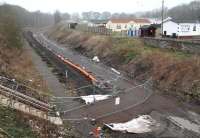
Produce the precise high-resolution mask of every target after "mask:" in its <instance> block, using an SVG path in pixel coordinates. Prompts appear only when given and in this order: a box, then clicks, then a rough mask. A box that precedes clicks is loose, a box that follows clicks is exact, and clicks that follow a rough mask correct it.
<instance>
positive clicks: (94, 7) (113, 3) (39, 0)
mask: <svg viewBox="0 0 200 138" xmlns="http://www.w3.org/2000/svg"><path fill="white" fill-rule="evenodd" d="M161 1H162V0H0V2H2V3H4V2H5V3H9V4H15V5H19V6H22V7H24V8H26V9H28V10H30V11H36V10H40V11H42V12H51V13H52V12H54V11H55V10H56V9H58V10H59V11H61V12H69V13H74V12H79V13H80V12H83V11H98V12H103V11H110V12H112V13H114V12H127V13H134V12H138V11H148V10H152V9H155V8H160V7H161ZM191 1H193V0H165V5H166V6H167V7H169V8H170V7H173V6H176V5H178V4H182V3H189V2H191Z"/></svg>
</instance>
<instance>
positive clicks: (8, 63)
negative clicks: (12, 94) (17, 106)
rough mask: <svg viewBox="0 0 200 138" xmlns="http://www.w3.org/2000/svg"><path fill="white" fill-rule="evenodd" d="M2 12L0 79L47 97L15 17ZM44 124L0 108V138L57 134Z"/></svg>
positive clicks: (44, 84)
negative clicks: (6, 79) (41, 93)
mask: <svg viewBox="0 0 200 138" xmlns="http://www.w3.org/2000/svg"><path fill="white" fill-rule="evenodd" d="M4 11H5V9H4V8H2V7H1V6H0V76H4V77H8V78H10V79H15V80H16V81H18V82H21V83H22V84H25V85H28V86H30V87H33V88H36V89H39V90H41V91H44V92H46V93H45V94H46V95H48V92H49V90H48V88H47V86H46V83H45V82H44V80H43V79H42V78H41V76H40V75H39V73H38V72H37V70H36V69H35V67H34V65H33V63H32V59H31V58H30V56H29V55H28V53H27V51H26V49H25V47H23V45H24V40H23V39H22V37H21V28H20V26H19V24H17V21H16V16H15V14H13V12H12V11H11V10H7V12H6V13H4ZM33 95H34V94H33ZM36 95H38V94H36ZM47 124H48V122H44V121H41V120H40V119H38V118H35V117H32V116H29V115H26V114H24V113H21V112H18V111H16V110H14V109H11V108H8V107H3V106H2V105H0V137H3V138H4V137H5V138H7V137H9V138H10V137H13V138H27V137H28V138H37V137H47V136H48V135H50V134H48V133H47V132H52V133H54V134H55V133H57V131H58V128H56V126H54V125H48V126H47ZM52 133H51V134H52Z"/></svg>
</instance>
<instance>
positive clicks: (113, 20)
mask: <svg viewBox="0 0 200 138" xmlns="http://www.w3.org/2000/svg"><path fill="white" fill-rule="evenodd" d="M110 21H111V22H112V23H129V22H131V21H133V22H135V23H151V22H150V21H149V20H148V19H111V20H110Z"/></svg>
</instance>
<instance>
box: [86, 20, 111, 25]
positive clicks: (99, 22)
mask: <svg viewBox="0 0 200 138" xmlns="http://www.w3.org/2000/svg"><path fill="white" fill-rule="evenodd" d="M90 22H92V23H94V24H106V23H107V22H108V20H90Z"/></svg>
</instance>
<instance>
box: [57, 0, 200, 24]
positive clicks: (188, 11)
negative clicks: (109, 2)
mask: <svg viewBox="0 0 200 138" xmlns="http://www.w3.org/2000/svg"><path fill="white" fill-rule="evenodd" d="M56 13H59V12H58V11H57V12H56ZM161 13H162V9H161V8H159V9H154V10H152V11H148V12H137V13H131V14H127V13H111V12H108V11H105V12H102V13H100V12H95V11H89V12H82V13H81V14H79V13H73V14H69V13H63V14H61V13H59V14H60V20H61V19H63V20H74V21H79V20H88V21H91V20H108V19H110V18H135V17H137V18H157V19H161ZM55 15H56V14H55ZM56 16H58V14H57V15H56ZM164 17H165V18H167V17H172V18H173V19H175V20H200V1H197V0H195V1H192V2H191V3H189V4H182V5H178V6H175V7H173V8H171V9H169V8H167V7H165V8H164Z"/></svg>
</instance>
